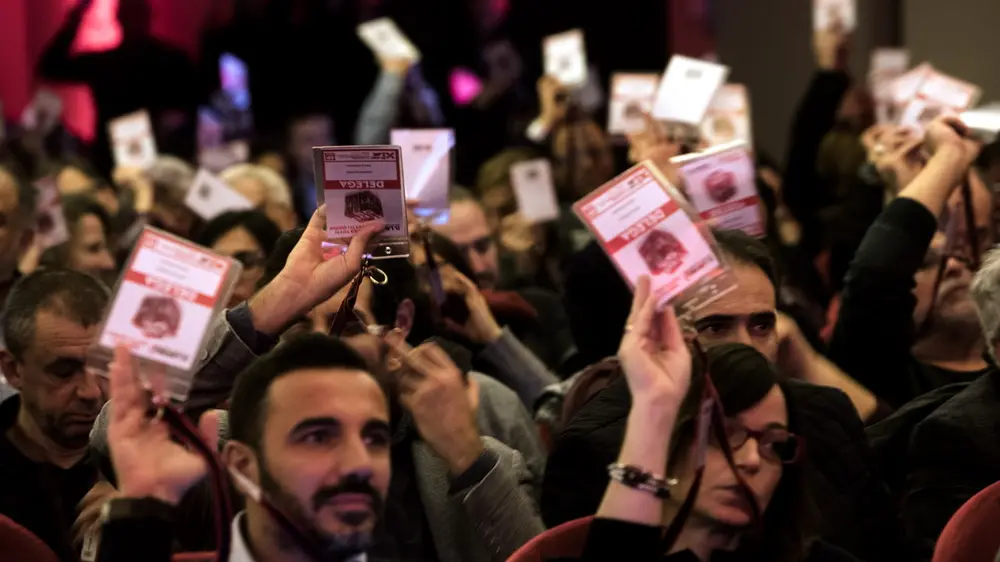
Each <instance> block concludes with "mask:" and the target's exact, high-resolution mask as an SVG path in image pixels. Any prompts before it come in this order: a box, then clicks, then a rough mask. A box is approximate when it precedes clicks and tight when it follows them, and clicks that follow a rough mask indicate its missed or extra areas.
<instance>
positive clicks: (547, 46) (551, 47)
mask: <svg viewBox="0 0 1000 562" xmlns="http://www.w3.org/2000/svg"><path fill="white" fill-rule="evenodd" d="M542 51H543V53H544V55H545V74H547V75H549V76H554V77H555V79H556V80H558V81H559V83H560V84H562V85H564V86H569V87H579V86H583V85H584V84H586V82H587V51H586V47H585V46H584V42H583V31H582V30H579V29H573V30H571V31H565V32H563V33H558V34H556V35H550V36H548V37H546V38H545V40H544V41H543V42H542Z"/></svg>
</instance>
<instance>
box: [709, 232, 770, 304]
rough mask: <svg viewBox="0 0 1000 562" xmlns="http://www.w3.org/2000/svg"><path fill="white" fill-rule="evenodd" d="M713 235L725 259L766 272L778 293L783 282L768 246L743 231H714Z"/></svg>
mask: <svg viewBox="0 0 1000 562" xmlns="http://www.w3.org/2000/svg"><path fill="white" fill-rule="evenodd" d="M712 235H713V236H714V237H715V241H716V243H717V244H718V245H719V250H721V251H722V253H723V255H724V256H725V257H727V258H730V259H731V260H732V261H734V262H736V263H737V264H740V265H749V266H752V267H756V268H757V269H759V270H761V271H762V272H764V275H766V276H767V278H768V279H769V280H770V281H771V284H772V285H774V291H775V293H777V291H778V284H779V283H780V281H781V280H780V278H779V276H778V265H777V262H775V260H774V255H773V254H772V253H771V249H770V248H768V247H767V244H765V243H764V242H763V241H761V240H758V239H756V238H754V237H752V236H750V235H749V234H747V233H745V232H743V231H742V230H712Z"/></svg>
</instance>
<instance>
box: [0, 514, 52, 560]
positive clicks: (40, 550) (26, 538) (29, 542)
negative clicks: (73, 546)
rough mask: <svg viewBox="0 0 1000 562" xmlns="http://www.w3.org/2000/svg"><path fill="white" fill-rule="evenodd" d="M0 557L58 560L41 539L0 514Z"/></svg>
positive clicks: (4, 558)
mask: <svg viewBox="0 0 1000 562" xmlns="http://www.w3.org/2000/svg"><path fill="white" fill-rule="evenodd" d="M0 553H3V554H2V556H0V558H3V560H4V562H59V557H57V556H56V553H55V552H52V549H51V548H49V547H48V545H46V544H45V543H44V542H42V539H40V538H38V537H36V536H35V535H34V534H33V533H32V532H31V531H29V530H27V529H25V528H24V527H22V526H20V525H18V524H17V523H15V522H14V521H13V520H12V519H11V518H9V517H5V516H3V515H0Z"/></svg>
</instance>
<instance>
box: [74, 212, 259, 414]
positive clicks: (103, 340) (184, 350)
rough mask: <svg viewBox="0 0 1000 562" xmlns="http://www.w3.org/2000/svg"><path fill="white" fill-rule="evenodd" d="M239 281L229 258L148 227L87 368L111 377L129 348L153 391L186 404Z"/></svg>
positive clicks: (236, 265) (237, 269) (238, 272)
mask: <svg viewBox="0 0 1000 562" xmlns="http://www.w3.org/2000/svg"><path fill="white" fill-rule="evenodd" d="M241 273H242V267H241V266H240V264H239V263H238V262H236V261H234V260H232V259H230V258H226V257H222V256H219V255H217V254H214V253H212V252H211V251H210V250H208V249H206V248H202V247H200V246H196V245H194V244H192V243H191V242H188V241H187V240H184V239H182V238H179V237H176V236H173V235H171V234H168V233H166V232H164V231H162V230H158V229H155V228H152V227H146V228H145V229H143V231H142V234H140V235H139V239H138V240H137V241H136V244H135V248H134V249H133V250H132V254H131V255H130V256H129V259H128V262H127V264H126V266H125V270H124V272H123V273H122V276H121V277H120V278H119V279H118V283H117V284H116V286H115V293H114V297H113V299H112V302H111V306H110V307H108V312H107V314H106V316H105V318H104V320H103V322H102V323H101V330H100V335H99V336H98V340H97V343H96V344H95V346H94V347H93V348H91V349H90V350H89V352H88V357H87V368H88V369H89V370H94V371H97V372H98V373H100V374H102V375H105V376H106V375H107V373H108V364H109V363H110V362H111V359H112V357H113V355H114V348H115V347H116V346H117V345H119V344H124V345H126V346H127V347H129V348H130V349H131V352H132V357H133V360H134V361H138V363H139V368H138V372H139V374H140V376H141V377H142V379H143V383H144V385H145V386H146V387H147V388H149V389H150V390H151V391H152V392H153V393H154V394H156V395H158V396H164V397H168V398H170V399H171V400H174V401H177V402H183V401H184V400H186V399H187V396H188V392H189V390H190V388H191V381H192V379H193V378H194V373H195V371H196V369H197V368H198V366H199V364H201V363H203V362H204V361H205V360H206V359H207V356H206V353H205V347H206V345H207V340H208V334H209V329H210V328H211V326H212V324H213V322H215V320H216V318H217V317H218V315H219V314H221V313H222V312H223V310H224V309H225V307H226V304H227V303H228V301H229V297H230V295H231V294H232V291H233V288H234V287H235V285H236V282H237V281H238V280H239V278H240V275H241Z"/></svg>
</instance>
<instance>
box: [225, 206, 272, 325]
mask: <svg viewBox="0 0 1000 562" xmlns="http://www.w3.org/2000/svg"><path fill="white" fill-rule="evenodd" d="M212 251H213V252H215V253H217V254H220V255H223V256H228V257H231V258H233V259H235V260H236V261H238V262H240V263H241V264H242V265H243V272H242V273H241V274H240V279H239V281H237V282H236V288H235V289H233V295H232V296H231V297H230V298H229V304H228V306H229V307H233V306H236V305H237V304H239V303H241V302H244V301H246V300H247V299H249V298H250V297H252V296H253V294H254V290H255V288H256V287H257V282H258V281H260V278H261V277H262V276H263V275H264V262H265V260H266V258H267V256H266V255H264V249H263V248H261V247H260V243H259V242H257V239H256V238H254V237H253V234H250V231H249V230H247V229H245V228H243V227H242V226H238V227H236V228H234V229H232V230H230V231H229V232H227V233H225V234H223V235H222V236H220V237H219V239H218V240H216V241H215V243H214V244H212Z"/></svg>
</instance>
